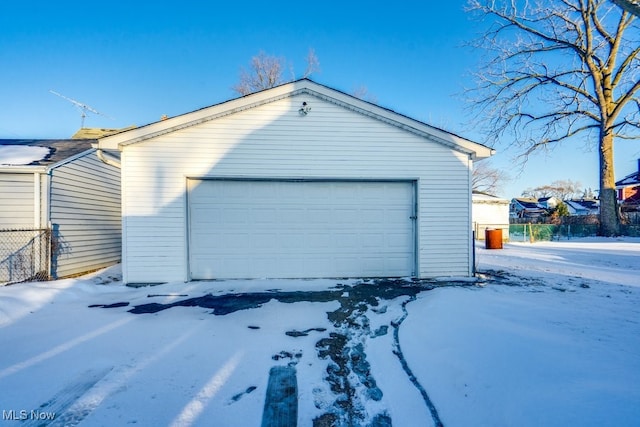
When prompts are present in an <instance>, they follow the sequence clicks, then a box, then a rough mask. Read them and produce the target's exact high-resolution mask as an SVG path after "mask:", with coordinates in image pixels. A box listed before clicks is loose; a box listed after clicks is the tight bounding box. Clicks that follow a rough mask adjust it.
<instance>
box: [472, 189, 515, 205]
mask: <svg viewBox="0 0 640 427" xmlns="http://www.w3.org/2000/svg"><path fill="white" fill-rule="evenodd" d="M471 199H472V200H473V202H474V203H487V204H500V205H502V204H506V205H508V204H509V200H507V199H502V198H500V197H498V196H494V195H492V194H487V193H483V192H481V191H474V192H473V193H472V194H471Z"/></svg>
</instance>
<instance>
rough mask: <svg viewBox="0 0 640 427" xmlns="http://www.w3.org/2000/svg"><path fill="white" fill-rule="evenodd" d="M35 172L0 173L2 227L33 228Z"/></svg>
mask: <svg viewBox="0 0 640 427" xmlns="http://www.w3.org/2000/svg"><path fill="white" fill-rule="evenodd" d="M34 179H35V177H34V174H32V173H0V200H1V201H2V202H1V203H0V229H2V228H4V229H8V228H13V229H15V228H33V226H34V221H35V218H34Z"/></svg>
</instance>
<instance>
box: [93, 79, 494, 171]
mask: <svg viewBox="0 0 640 427" xmlns="http://www.w3.org/2000/svg"><path fill="white" fill-rule="evenodd" d="M299 94H309V95H312V96H315V97H318V98H320V99H323V100H325V101H327V102H331V103H334V104H337V105H340V106H342V107H345V108H348V109H350V110H352V111H356V112H358V113H360V114H364V115H367V116H370V117H373V118H376V119H378V120H381V121H384V122H386V123H388V124H391V125H393V126H396V127H399V128H402V129H404V130H406V131H409V132H412V133H415V134H418V135H420V136H422V137H425V138H427V139H430V140H432V141H435V142H437V143H440V144H443V145H446V146H448V147H450V148H453V149H455V150H457V151H461V152H464V153H467V154H469V155H471V156H472V157H474V158H476V159H483V158H487V157H490V156H491V155H493V154H494V150H493V149H491V148H489V147H487V146H485V145H482V144H479V143H476V142H473V141H470V140H468V139H465V138H462V137H460V136H458V135H455V134H453V133H451V132H447V131H444V130H442V129H439V128H436V127H434V126H431V125H428V124H426V123H423V122H420V121H418V120H415V119H412V118H410V117H407V116H405V115H402V114H399V113H396V112H395V111H393V110H389V109H387V108H384V107H380V106H378V105H376V104H373V103H370V102H367V101H364V100H361V99H359V98H356V97H354V96H351V95H348V94H346V93H344V92H341V91H338V90H335V89H331V88H329V87H327V86H324V85H321V84H318V83H315V82H313V81H311V80H309V79H301V80H296V81H294V82H291V83H286V84H283V85H280V86H277V87H274V88H271V89H266V90H263V91H261V92H256V93H253V94H250V95H245V96H243V97H240V98H236V99H232V100H229V101H226V102H222V103H220V104H216V105H213V106H210V107H205V108H202V109H199V110H196V111H192V112H190V113H186V114H182V115H180V116H175V117H171V118H168V119H166V120H161V121H158V122H154V123H150V124H148V125H146V126H141V127H139V128H136V129H132V130H129V131H125V132H121V133H118V134H116V135H111V136H106V137H104V138H100V139H99V143H98V144H99V148H101V149H118V148H119V149H122V147H123V146H126V145H130V144H136V143H139V142H142V141H144V140H147V139H151V138H154V137H157V136H160V135H164V134H167V133H171V132H174V131H176V130H179V129H184V128H187V127H191V126H196V125H198V124H200V123H204V122H207V121H210V120H214V119H216V118H218V117H223V116H226V115H230V114H233V113H236V112H239V111H243V110H247V109H250V108H253V107H257V106H260V105H264V104H267V103H270V102H273V101H276V100H279V99H284V98H288V97H291V96H295V95H299Z"/></svg>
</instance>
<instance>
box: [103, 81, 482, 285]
mask: <svg viewBox="0 0 640 427" xmlns="http://www.w3.org/2000/svg"><path fill="white" fill-rule="evenodd" d="M99 148H100V149H102V150H105V151H108V150H119V151H120V152H121V153H120V154H121V159H122V160H121V163H122V215H123V275H124V280H125V282H127V283H141V282H143V283H153V282H166V281H176V280H185V281H189V280H208V279H225V278H319V277H399V276H414V277H437V276H468V275H470V274H471V271H472V269H471V265H472V259H471V258H472V250H471V244H472V242H471V237H470V236H471V216H470V214H471V188H470V185H471V179H470V178H471V168H472V165H473V161H474V160H475V159H478V158H483V157H488V156H489V155H490V154H491V150H490V149H488V148H487V147H484V146H482V145H480V144H476V143H473V142H471V141H468V140H465V139H463V138H460V137H457V136H455V135H452V134H449V133H447V132H444V131H442V130H439V129H436V128H432V127H430V126H428V125H426V124H424V123H421V122H418V121H415V120H413V119H410V118H407V117H405V116H402V115H399V114H397V113H394V112H392V111H390V110H386V109H384V108H381V107H378V106H375V105H373V104H370V103H367V102H364V101H361V100H359V99H357V98H354V97H351V96H349V95H347V94H344V93H342V92H339V91H336V90H333V89H330V88H327V87H326V86H322V85H319V84H317V83H314V82H312V81H309V80H306V79H305V80H300V81H296V82H293V83H289V84H285V85H282V86H279V87H276V88H273V89H269V90H265V91H262V92H259V93H256V94H253V95H249V96H245V97H242V98H239V99H235V100H232V101H228V102H225V103H222V104H218V105H214V106H212V107H208V108H204V109H201V110H197V111H194V112H192V113H188V114H185V115H182V116H177V117H173V118H170V119H168V120H163V121H161V122H157V123H153V124H151V125H148V126H145V127H142V128H138V129H134V130H131V131H127V132H123V133H121V134H117V135H113V136H110V137H106V138H103V139H101V140H100V141H99Z"/></svg>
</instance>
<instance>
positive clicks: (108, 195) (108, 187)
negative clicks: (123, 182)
mask: <svg viewBox="0 0 640 427" xmlns="http://www.w3.org/2000/svg"><path fill="white" fill-rule="evenodd" d="M49 204H50V209H51V210H50V212H51V216H50V220H51V223H52V226H53V229H54V230H53V231H54V236H55V237H56V238H57V242H56V245H55V246H56V247H57V248H58V253H57V254H56V255H55V256H54V268H55V275H56V277H64V276H69V275H73V274H77V273H81V272H86V271H90V270H94V269H97V268H101V267H105V266H108V265H112V264H115V263H117V262H119V261H120V252H121V212H120V170H119V169H117V168H116V167H113V166H110V165H107V164H105V163H103V162H101V161H100V160H99V159H98V158H97V156H96V154H95V152H93V151H92V152H89V153H87V154H86V155H83V156H81V157H79V158H77V159H74V160H73V161H71V162H68V163H65V164H62V165H61V166H59V167H56V168H55V169H53V170H52V176H51V194H50V201H49Z"/></svg>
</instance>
